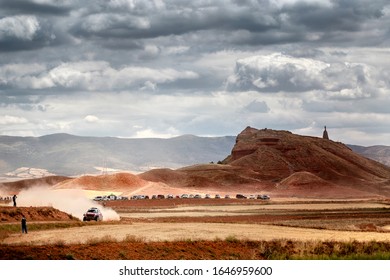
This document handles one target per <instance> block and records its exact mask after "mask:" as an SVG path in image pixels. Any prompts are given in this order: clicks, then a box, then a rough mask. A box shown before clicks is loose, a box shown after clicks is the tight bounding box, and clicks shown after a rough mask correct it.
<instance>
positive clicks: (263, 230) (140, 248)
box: [0, 199, 390, 259]
mask: <svg viewBox="0 0 390 280" xmlns="http://www.w3.org/2000/svg"><path fill="white" fill-rule="evenodd" d="M106 207H110V208H112V209H114V210H115V211H116V212H117V213H118V214H119V215H120V217H121V219H120V221H111V222H109V221H103V222H98V223H96V222H87V223H82V222H79V221H75V220H68V221H61V220H57V221H47V222H46V223H45V221H39V222H30V223H29V233H28V234H24V235H22V234H21V233H20V226H19V224H18V223H15V222H3V223H0V233H1V234H0V238H1V245H2V246H1V249H0V255H1V258H2V259H312V258H314V259H318V258H319V259H328V258H330V259H350V258H357V259H388V258H390V254H389V253H387V252H388V251H389V250H388V249H389V248H390V215H389V214H390V203H389V201H387V200H377V201H375V200H336V201H326V200H310V201H308V200H295V201H291V200H283V199H280V200H271V201H258V200H237V199H230V200H224V199H221V200H217V199H210V200H205V199H202V200H193V199H191V200H190V199H189V200H186V199H173V200H144V201H132V200H129V201H111V202H108V203H107V205H106ZM6 210H7V211H9V209H5V210H3V211H2V212H5V211H6ZM15 211H16V210H15ZM41 212H42V211H41Z"/></svg>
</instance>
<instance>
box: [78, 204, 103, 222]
mask: <svg viewBox="0 0 390 280" xmlns="http://www.w3.org/2000/svg"><path fill="white" fill-rule="evenodd" d="M91 220H95V221H102V220H103V214H102V212H100V210H99V209H98V208H96V207H92V208H89V209H88V211H87V212H85V213H84V217H83V221H84V222H85V221H91Z"/></svg>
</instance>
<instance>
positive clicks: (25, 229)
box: [22, 215, 27, 233]
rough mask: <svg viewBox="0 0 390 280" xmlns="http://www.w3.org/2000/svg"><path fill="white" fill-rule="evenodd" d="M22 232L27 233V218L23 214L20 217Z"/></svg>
mask: <svg viewBox="0 0 390 280" xmlns="http://www.w3.org/2000/svg"><path fill="white" fill-rule="evenodd" d="M22 233H27V220H26V217H25V216H24V215H23V217H22Z"/></svg>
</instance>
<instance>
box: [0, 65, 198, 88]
mask: <svg viewBox="0 0 390 280" xmlns="http://www.w3.org/2000/svg"><path fill="white" fill-rule="evenodd" d="M0 74H2V75H1V77H0V85H1V84H3V85H7V86H11V87H14V88H23V89H28V88H31V89H45V88H55V87H62V88H66V89H85V90H95V91H102V90H121V89H128V88H129V87H133V88H143V89H144V90H145V89H151V90H155V89H156V85H157V84H163V83H171V82H175V81H177V80H181V79H197V78H198V77H199V75H198V74H197V73H195V72H194V71H179V70H175V69H173V68H160V69H158V68H148V67H135V66H125V67H123V68H120V69H115V68H113V67H111V66H110V64H109V63H108V62H106V61H80V62H69V63H62V64H60V65H58V66H56V67H54V68H52V69H46V66H45V65H41V64H12V65H4V66H2V67H0Z"/></svg>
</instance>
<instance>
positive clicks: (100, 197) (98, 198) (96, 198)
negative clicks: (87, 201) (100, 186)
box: [93, 195, 103, 201]
mask: <svg viewBox="0 0 390 280" xmlns="http://www.w3.org/2000/svg"><path fill="white" fill-rule="evenodd" d="M93 200H95V201H101V200H103V197H102V196H100V195H99V196H95V198H94V199H93Z"/></svg>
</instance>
